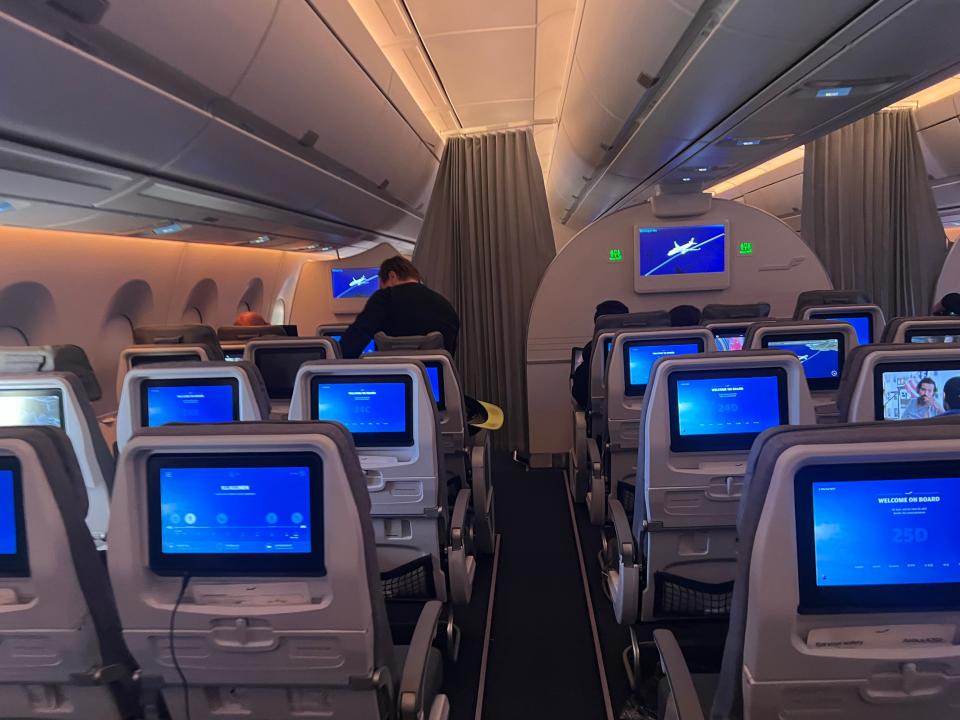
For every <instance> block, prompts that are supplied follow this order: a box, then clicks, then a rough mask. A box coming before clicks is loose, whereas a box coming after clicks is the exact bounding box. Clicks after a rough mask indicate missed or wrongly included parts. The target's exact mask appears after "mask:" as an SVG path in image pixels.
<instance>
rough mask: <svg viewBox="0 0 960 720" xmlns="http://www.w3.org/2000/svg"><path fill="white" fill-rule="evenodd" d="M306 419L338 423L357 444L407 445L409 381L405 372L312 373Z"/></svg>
mask: <svg viewBox="0 0 960 720" xmlns="http://www.w3.org/2000/svg"><path fill="white" fill-rule="evenodd" d="M310 419H311V420H335V421H337V422H339V423H341V424H342V425H344V426H345V427H346V428H347V430H349V431H350V432H351V433H352V434H353V442H354V444H355V445H356V446H357V447H411V446H412V445H413V382H412V381H411V379H410V377H409V376H408V375H314V376H313V377H312V378H311V380H310Z"/></svg>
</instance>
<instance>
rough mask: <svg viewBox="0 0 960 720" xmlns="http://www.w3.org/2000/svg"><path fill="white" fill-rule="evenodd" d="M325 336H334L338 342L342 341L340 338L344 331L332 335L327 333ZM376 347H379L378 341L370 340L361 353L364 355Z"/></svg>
mask: <svg viewBox="0 0 960 720" xmlns="http://www.w3.org/2000/svg"><path fill="white" fill-rule="evenodd" d="M324 337H328V338H333V339H334V340H336V341H337V342H340V338H342V337H343V333H336V334H334V333H331V334H330V335H325V336H324ZM376 349H377V343H376V342H374V341H373V340H371V341H370V342H368V343H367V345H366V347H364V348H363V350H361V351H360V354H361V355H362V354H363V353H368V352H373V351H374V350H376Z"/></svg>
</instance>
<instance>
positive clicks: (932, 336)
mask: <svg viewBox="0 0 960 720" xmlns="http://www.w3.org/2000/svg"><path fill="white" fill-rule="evenodd" d="M903 339H904V342H908V343H912V344H915V345H924V344H926V343H937V344H946V345H953V344H956V343H960V326H955V327H943V326H941V327H926V328H923V327H917V328H911V329H910V330H907V332H906V333H904V338H903Z"/></svg>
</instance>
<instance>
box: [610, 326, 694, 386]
mask: <svg viewBox="0 0 960 720" xmlns="http://www.w3.org/2000/svg"><path fill="white" fill-rule="evenodd" d="M699 352H703V343H702V341H700V340H697V339H694V338H677V339H675V340H653V341H650V340H646V341H644V340H634V341H628V342H627V343H625V345H624V353H625V354H626V358H625V360H626V362H625V375H626V377H625V380H626V382H625V383H624V388H625V394H626V395H643V393H644V392H645V391H646V389H647V383H648V382H649V381H650V369H651V368H652V367H653V364H654V363H655V362H656V361H657V360H659V359H660V358H662V357H669V356H671V355H694V354H696V353H699Z"/></svg>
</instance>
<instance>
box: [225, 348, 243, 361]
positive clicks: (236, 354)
mask: <svg viewBox="0 0 960 720" xmlns="http://www.w3.org/2000/svg"><path fill="white" fill-rule="evenodd" d="M223 359H224V360H226V361H227V362H240V361H241V360H243V348H238V349H236V350H227V349H226V348H224V350H223Z"/></svg>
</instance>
